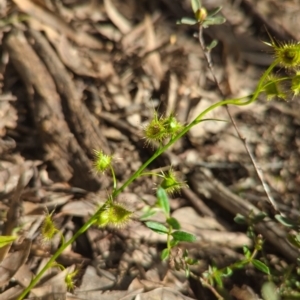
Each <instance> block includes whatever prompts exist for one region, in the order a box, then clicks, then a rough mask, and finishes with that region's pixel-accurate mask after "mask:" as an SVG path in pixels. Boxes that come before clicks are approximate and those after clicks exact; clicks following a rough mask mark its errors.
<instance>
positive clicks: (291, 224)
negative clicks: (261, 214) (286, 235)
mask: <svg viewBox="0 0 300 300" xmlns="http://www.w3.org/2000/svg"><path fill="white" fill-rule="evenodd" d="M275 219H276V220H277V221H278V222H280V223H281V224H282V225H284V226H285V227H289V228H296V227H297V226H299V225H300V224H299V223H296V222H294V221H292V220H291V219H289V218H286V217H284V216H281V215H275Z"/></svg>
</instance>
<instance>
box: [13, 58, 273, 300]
mask: <svg viewBox="0 0 300 300" xmlns="http://www.w3.org/2000/svg"><path fill="white" fill-rule="evenodd" d="M276 65H277V62H276V61H274V62H273V63H272V64H271V65H270V67H269V68H268V69H267V70H266V71H265V72H264V74H263V75H262V77H261V78H260V80H259V83H258V85H257V88H256V90H255V92H254V93H253V94H252V95H250V96H252V97H251V98H250V99H249V100H248V101H246V102H242V100H243V99H247V98H249V97H248V96H246V97H242V98H236V99H227V100H223V101H219V102H217V103H215V104H213V105H211V106H209V107H208V108H207V109H205V110H204V111H203V112H202V113H201V114H199V115H198V116H197V117H196V118H195V119H194V120H193V121H192V122H191V123H190V124H188V125H187V126H185V127H184V129H183V130H182V131H181V132H180V133H178V134H177V135H176V136H175V137H173V138H172V139H170V141H169V142H168V143H167V144H165V145H163V146H161V147H159V148H158V149H157V150H156V151H155V153H154V154H153V155H152V157H150V158H149V159H148V160H147V161H146V162H145V163H144V164H143V165H142V166H140V168H139V169H138V170H137V171H136V172H135V173H134V174H133V175H132V176H131V177H130V178H129V179H128V180H127V181H126V182H125V183H123V185H122V186H121V187H120V188H118V189H115V188H116V179H115V177H114V172H113V170H112V174H113V178H114V190H113V193H112V196H111V198H112V199H114V198H115V197H117V196H118V195H119V194H120V193H121V192H122V191H123V190H124V189H125V188H126V187H127V186H129V185H130V184H131V183H132V182H133V181H134V180H135V179H137V178H138V177H139V176H140V175H141V174H142V172H143V171H144V170H145V169H146V168H147V167H148V165H150V164H151V163H152V162H153V161H154V160H155V159H156V158H157V157H159V156H160V155H161V154H162V153H163V152H165V151H166V150H167V149H168V148H169V147H170V146H171V145H172V144H174V143H175V142H176V141H177V140H179V139H180V138H181V137H183V136H184V135H185V134H186V133H187V132H188V131H189V130H190V129H191V128H192V127H193V126H195V125H197V124H199V123H200V122H203V117H204V116H205V115H206V114H207V113H209V112H210V111H212V110H213V109H215V108H217V107H220V106H224V105H237V106H244V105H248V104H250V103H252V102H254V101H255V100H256V99H257V97H258V95H259V93H260V92H261V90H262V88H263V84H264V82H265V80H266V78H267V76H268V75H269V73H270V72H271V71H272V70H273V68H274V67H275V66H276ZM104 209H105V204H103V205H102V206H101V207H100V208H99V209H98V210H97V212H96V213H95V214H94V215H93V216H92V217H90V219H89V220H88V221H87V222H86V223H85V224H84V225H83V226H82V227H81V228H80V229H79V230H78V231H77V232H76V233H75V234H74V236H73V237H72V238H71V239H70V240H68V241H67V242H66V243H63V244H62V245H61V246H60V247H59V248H58V250H57V251H56V252H55V253H54V254H53V255H52V257H51V258H50V259H49V261H48V262H47V264H46V265H45V266H44V267H43V269H42V270H41V271H40V272H39V273H38V274H37V275H36V276H35V277H34V278H33V280H32V281H31V282H30V284H29V285H28V287H27V288H26V289H25V290H24V291H23V292H22V294H21V295H20V296H19V298H18V300H22V299H24V297H25V296H26V295H27V294H28V293H29V292H30V290H31V289H32V288H33V287H34V286H35V285H36V284H37V283H38V282H39V280H40V278H41V277H42V276H43V274H44V273H45V272H46V270H48V269H49V268H51V266H52V265H53V263H54V261H55V260H56V259H57V258H58V257H59V256H60V255H61V253H62V252H63V251H64V250H65V249H66V248H67V247H68V246H69V245H71V244H72V243H73V242H74V241H75V240H76V239H77V238H78V237H79V236H80V235H81V234H83V233H84V232H85V231H86V230H87V229H88V228H89V227H90V226H91V225H93V224H94V223H95V222H96V221H97V217H98V216H99V215H100V214H101V212H102V211H103V210H104Z"/></svg>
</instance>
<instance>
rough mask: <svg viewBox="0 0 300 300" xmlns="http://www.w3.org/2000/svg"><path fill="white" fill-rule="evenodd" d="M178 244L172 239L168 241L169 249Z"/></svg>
mask: <svg viewBox="0 0 300 300" xmlns="http://www.w3.org/2000/svg"><path fill="white" fill-rule="evenodd" d="M178 243H179V241H177V240H176V239H172V240H171V241H170V247H171V248H174V247H175V246H177V245H178Z"/></svg>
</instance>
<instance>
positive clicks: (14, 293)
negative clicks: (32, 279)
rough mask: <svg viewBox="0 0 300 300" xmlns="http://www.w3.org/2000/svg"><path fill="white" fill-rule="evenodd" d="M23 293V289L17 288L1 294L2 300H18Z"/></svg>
mask: <svg viewBox="0 0 300 300" xmlns="http://www.w3.org/2000/svg"><path fill="white" fill-rule="evenodd" d="M22 291H23V287H21V286H15V287H12V288H10V289H8V290H6V291H4V292H3V293H1V294H0V300H16V299H17V298H18V296H20V294H21V292H22Z"/></svg>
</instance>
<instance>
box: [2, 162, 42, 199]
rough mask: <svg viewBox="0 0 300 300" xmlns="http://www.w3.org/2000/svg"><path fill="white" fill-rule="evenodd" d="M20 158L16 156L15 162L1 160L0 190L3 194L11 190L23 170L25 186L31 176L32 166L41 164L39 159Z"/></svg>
mask: <svg viewBox="0 0 300 300" xmlns="http://www.w3.org/2000/svg"><path fill="white" fill-rule="evenodd" d="M22 160H23V158H22V157H19V156H16V161H15V162H8V161H1V165H0V190H1V192H2V193H3V194H8V193H10V192H12V190H13V189H14V188H15V187H16V186H17V183H18V180H19V178H20V175H21V174H22V172H23V171H24V172H25V181H26V184H25V186H26V185H27V183H28V182H29V180H30V179H31V178H32V176H33V167H35V166H38V165H40V164H41V162H40V161H30V160H27V161H25V162H22ZM17 161H18V162H17Z"/></svg>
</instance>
